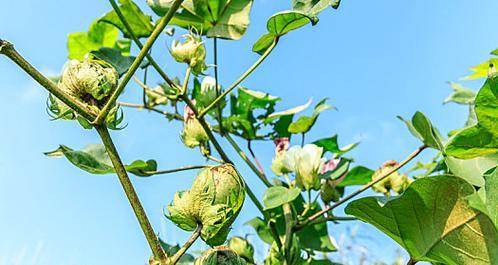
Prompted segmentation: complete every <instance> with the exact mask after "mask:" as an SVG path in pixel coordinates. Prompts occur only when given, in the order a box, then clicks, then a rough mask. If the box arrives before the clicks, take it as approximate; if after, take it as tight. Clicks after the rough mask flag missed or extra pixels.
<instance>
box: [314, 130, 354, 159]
mask: <svg viewBox="0 0 498 265" xmlns="http://www.w3.org/2000/svg"><path fill="white" fill-rule="evenodd" d="M313 144H314V145H317V146H319V147H323V152H324V153H325V152H331V153H333V154H336V155H337V156H340V155H343V154H344V153H347V152H349V151H351V150H352V149H353V148H355V147H356V146H358V145H359V143H353V144H350V145H347V146H345V147H342V148H340V147H339V144H338V136H337V134H336V135H334V136H332V137H328V138H323V139H320V140H317V141H314V142H313Z"/></svg>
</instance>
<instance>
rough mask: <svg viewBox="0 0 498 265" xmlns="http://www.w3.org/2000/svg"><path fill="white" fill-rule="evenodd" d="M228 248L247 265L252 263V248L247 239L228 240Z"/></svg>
mask: <svg viewBox="0 0 498 265" xmlns="http://www.w3.org/2000/svg"><path fill="white" fill-rule="evenodd" d="M228 247H229V248H230V249H231V250H233V251H234V252H235V253H237V255H239V256H241V257H242V258H243V259H245V260H246V261H247V262H249V263H254V247H253V246H252V245H251V243H249V241H247V239H245V238H242V237H238V236H234V237H232V238H230V240H228Z"/></svg>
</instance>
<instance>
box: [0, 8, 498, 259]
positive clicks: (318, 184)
mask: <svg viewBox="0 0 498 265" xmlns="http://www.w3.org/2000/svg"><path fill="white" fill-rule="evenodd" d="M109 2H110V4H111V6H112V9H111V10H110V11H109V12H107V13H106V14H104V15H103V16H102V17H100V18H98V19H97V20H96V21H94V22H93V23H92V24H91V25H90V27H89V29H88V31H87V32H76V33H71V34H69V35H68V46H67V47H68V61H67V62H66V64H65V65H64V67H63V70H62V72H61V75H60V77H58V78H56V79H57V80H55V81H54V80H51V79H49V78H47V77H46V76H44V75H43V74H41V73H40V72H39V71H38V70H36V68H35V67H34V66H32V65H31V64H30V63H29V62H28V61H26V59H24V57H23V56H22V55H21V54H20V53H19V52H18V51H17V50H16V49H15V48H14V46H13V45H12V44H11V43H10V42H7V41H5V40H1V39H0V54H2V55H4V56H5V57H7V58H8V59H10V60H11V61H12V62H14V63H15V64H16V65H17V66H19V67H20V68H21V69H22V70H24V71H25V72H26V73H27V74H29V75H30V76H31V77H32V78H33V79H34V80H36V81H37V82H38V83H39V84H40V85H41V86H42V87H43V88H45V89H46V90H47V91H48V92H49V96H48V100H47V110H48V112H49V114H50V117H51V118H52V119H53V120H65V121H73V122H74V121H77V122H78V124H80V125H81V127H82V128H83V129H87V130H95V131H96V132H97V134H98V135H99V138H100V140H101V142H102V143H101V144H90V145H88V146H86V147H84V148H83V149H81V150H77V149H73V148H71V147H69V146H67V145H63V144H61V145H60V146H59V147H58V148H57V149H55V150H53V151H50V152H46V153H45V154H46V155H47V156H50V157H61V156H63V157H66V158H67V159H68V160H69V161H70V162H71V163H72V164H73V165H75V166H76V167H78V168H80V169H82V170H84V171H86V172H88V173H91V174H96V175H102V174H115V175H117V177H118V179H119V181H120V184H121V185H122V187H123V190H124V192H125V194H126V198H127V199H128V201H129V204H130V206H131V207H132V209H133V211H134V213H135V217H136V219H137V221H138V222H139V228H140V229H141V230H142V232H143V234H144V237H145V239H146V240H147V244H148V246H149V247H150V252H151V256H150V257H144V263H145V262H147V261H148V263H149V264H150V265H173V264H198V265H204V264H206V265H214V264H224V265H239V264H240V265H244V264H268V265H280V264H282V265H294V264H299V265H301V264H337V263H334V262H337V261H335V260H332V259H329V258H327V257H328V256H330V255H329V254H330V253H334V252H336V251H338V249H337V248H338V247H337V246H336V245H335V244H334V242H335V240H333V239H332V237H331V235H330V230H331V229H335V226H333V225H329V224H332V223H333V224H336V223H343V222H351V221H353V222H355V221H362V222H365V223H368V224H371V225H373V226H374V227H376V228H377V229H378V230H380V231H381V232H383V233H385V234H386V235H387V236H389V237H390V238H392V239H393V240H394V241H395V242H397V243H398V244H399V245H400V246H401V247H402V248H403V249H405V250H406V252H407V255H408V256H409V257H410V259H409V261H408V263H407V264H408V265H410V264H416V263H418V262H421V261H427V262H432V263H434V264H448V265H460V264H471V265H488V264H498V252H496V251H494V250H496V249H498V231H497V228H498V224H497V223H496V220H497V218H496V212H497V211H496V207H495V206H496V205H498V202H497V201H496V196H494V194H496V187H497V186H498V183H497V182H498V169H497V164H498V160H497V158H496V154H497V152H498V142H497V141H496V139H498V127H497V126H496V121H497V120H498V113H497V111H496V110H497V109H498V77H497V75H496V69H495V66H494V65H495V64H496V63H498V61H497V58H496V57H495V56H496V55H498V52H497V51H494V52H493V53H492V54H493V56H492V57H491V58H490V59H489V60H487V61H486V62H484V63H481V64H480V65H479V66H476V67H474V68H473V70H474V73H473V74H472V75H471V76H469V77H468V78H485V79H486V81H485V82H484V84H483V86H482V87H481V88H480V89H479V91H478V92H475V91H473V90H471V89H468V88H466V87H464V86H463V85H459V86H455V85H453V88H454V92H453V93H452V94H451V95H450V96H449V97H448V98H447V100H445V102H454V103H457V104H464V105H467V107H469V117H468V119H467V123H466V124H465V126H464V127H463V128H459V129H456V130H453V131H451V132H449V133H448V137H445V136H444V135H443V134H442V133H440V132H439V131H438V129H437V128H436V127H435V126H434V125H433V124H432V123H431V121H430V120H429V119H428V118H427V116H425V115H424V114H423V113H421V112H416V113H415V114H414V115H413V117H412V118H411V119H409V120H408V119H403V118H401V117H399V118H400V119H401V120H402V121H403V122H404V123H405V124H406V125H407V127H408V129H409V131H410V133H412V134H413V136H415V137H416V138H417V139H418V140H420V142H421V145H420V147H418V148H416V149H415V150H414V151H413V152H412V153H410V154H408V155H407V157H406V158H404V159H403V160H399V162H396V161H394V160H388V161H387V162H385V163H384V164H382V165H380V166H379V167H378V166H377V165H375V167H378V169H377V170H371V169H369V168H368V167H365V166H362V165H359V164H357V162H356V160H355V159H353V158H352V157H351V154H352V153H350V151H351V150H352V149H353V148H355V147H356V146H357V145H358V144H357V143H354V144H350V145H346V146H341V145H339V141H338V136H337V135H333V136H328V137H325V138H319V139H312V140H310V139H309V138H310V135H315V134H309V132H310V131H311V130H314V131H316V127H314V126H315V124H317V123H318V120H319V117H321V115H322V113H324V112H325V111H326V110H330V109H335V107H334V106H332V105H331V104H329V100H328V98H324V99H322V100H320V101H318V102H317V103H316V104H315V105H314V107H310V106H311V104H312V103H313V102H312V100H309V101H308V102H306V103H304V104H302V105H298V106H296V107H293V108H290V109H284V110H281V107H280V106H281V105H280V104H281V103H280V102H281V101H282V99H281V98H280V97H278V96H275V95H270V94H269V93H267V92H265V91H260V90H253V89H250V88H247V87H245V85H246V84H245V83H244V81H245V80H246V78H247V77H248V76H250V75H251V74H252V73H254V70H255V69H256V68H257V67H258V66H259V65H261V64H263V63H264V61H266V60H267V58H268V57H269V55H270V54H271V53H272V51H273V50H274V49H276V48H277V47H280V46H281V45H287V44H286V42H284V41H281V40H283V39H285V38H286V37H287V35H288V34H292V33H293V32H294V31H296V30H298V29H299V28H301V27H304V26H306V25H315V24H316V23H318V15H319V14H320V13H322V12H323V11H325V9H326V8H327V7H329V6H330V7H332V8H334V9H337V8H338V7H339V4H340V1H310V0H299V1H292V8H291V9H289V10H284V11H281V12H277V13H275V14H274V15H272V16H271V17H269V18H268V21H267V23H266V25H267V28H266V31H265V33H264V34H263V35H262V36H261V37H260V38H258V39H257V40H256V39H255V40H254V41H255V42H254V45H253V47H252V50H253V51H254V52H255V53H256V54H258V55H259V58H258V59H257V60H256V61H255V62H254V63H253V64H252V65H251V66H249V67H248V68H247V69H245V70H243V71H241V73H242V74H241V75H240V76H239V77H238V78H237V79H235V80H234V81H233V82H231V83H223V84H222V82H221V81H222V80H220V78H219V71H220V70H221V68H220V69H219V68H218V67H219V63H218V54H219V53H222V52H223V50H222V49H219V48H218V47H219V46H218V42H220V41H226V42H228V41H237V40H239V39H241V38H242V37H243V36H244V35H245V33H246V31H247V29H248V27H249V16H250V14H251V8H252V6H253V4H260V3H255V2H253V1H251V0H240V1H221V2H213V1H190V0H147V1H146V2H147V4H148V5H149V6H150V8H151V10H152V12H153V13H151V14H152V15H153V14H155V15H157V16H158V17H159V18H158V19H157V20H156V21H153V20H152V16H151V14H148V13H147V11H144V10H142V9H141V8H140V7H139V6H138V5H137V4H135V3H134V2H133V1H132V0H120V1H119V3H117V2H116V1H115V0H110V1H109ZM167 26H170V28H167ZM172 26H173V27H174V28H171V27H172ZM171 29H174V30H171ZM173 31H175V32H180V36H179V37H177V36H175V35H174V34H176V33H173ZM163 33H167V34H163ZM171 35H172V36H171ZM159 37H161V38H166V43H168V45H164V44H163V45H162V46H160V45H159V44H156V49H155V50H154V53H151V48H152V46H153V45H154V43H156V42H157V39H158V38H159ZM249 37H250V36H246V38H249ZM143 38H147V40H146V41H145V42H142V39H143ZM163 43H164V42H163ZM207 43H210V44H211V43H212V45H206V44H207ZM132 46H133V48H132ZM207 47H210V48H211V47H212V49H213V50H208V49H207ZM135 50H139V52H138V53H136V54H133V52H134V51H135ZM156 51H157V52H156ZM168 51H169V53H168ZM240 52H241V53H242V52H244V51H243V50H241V51H240ZM332 52H333V51H332ZM165 56H171V59H172V60H171V61H173V62H174V63H175V64H174V65H168V68H166V69H163V68H162V67H161V65H164V64H166V62H164V61H163V60H164V57H165ZM211 60H212V61H211ZM228 63H229V62H228ZM227 67H228V66H227ZM171 69H175V71H182V72H183V70H184V72H185V74H184V76H182V77H172V76H171V72H170V71H171ZM271 70H272V69H271V68H269V70H268V71H271ZM152 71H155V72H156V73H157V74H158V75H157V76H159V77H160V78H161V83H159V84H158V85H157V86H155V87H154V88H151V87H149V85H148V84H147V82H148V83H150V80H149V81H148V79H149V78H148V77H149V72H152ZM139 73H140V74H143V75H139ZM256 73H257V72H256ZM292 74H297V75H298V74H299V71H298V69H296V72H295V73H292ZM139 76H143V77H141V78H139ZM132 78H133V79H134V80H135V81H136V83H137V84H138V85H139V88H140V89H141V92H142V95H141V97H140V98H139V99H137V100H139V102H141V103H133V102H132V103H130V102H125V101H123V100H124V97H122V95H123V94H125V93H126V91H128V90H131V89H133V88H131V85H130V83H129V81H130V80H131V79H132ZM261 82H262V83H261V87H263V86H265V84H264V80H262V81H261ZM156 84H157V83H156ZM125 88H127V89H126V90H125ZM310 89H311V88H310ZM302 93H305V92H302ZM281 94H285V93H284V92H282V93H281ZM124 108H134V109H146V110H148V111H149V112H150V113H155V114H157V115H162V116H164V117H165V118H166V119H164V120H162V121H161V122H164V124H165V126H167V125H170V123H178V124H179V125H181V128H182V129H181V132H180V133H179V134H180V137H179V138H180V139H162V141H173V140H177V141H182V142H183V143H184V145H185V147H186V148H189V149H194V150H198V151H199V153H198V155H199V156H200V157H202V158H204V159H205V161H206V162H205V163H202V164H200V165H190V166H180V167H178V168H174V169H161V168H160V165H158V163H157V161H156V160H154V159H137V160H134V161H131V162H129V163H126V162H124V161H123V160H122V158H121V155H120V153H119V152H118V149H117V148H116V146H115V144H114V142H113V139H112V137H111V135H110V133H109V130H116V131H117V132H116V133H120V132H119V131H123V130H126V125H123V120H124V110H123V109H124ZM127 110H128V109H127ZM277 110H278V111H277ZM338 124H340V123H338ZM171 128H173V127H171ZM144 129H147V128H144ZM317 133H320V134H322V133H323V132H322V131H320V132H317ZM255 142H258V143H260V144H261V145H258V146H264V147H267V148H270V149H271V148H274V149H275V152H274V156H273V157H272V160H271V161H261V162H260V160H259V159H258V154H259V153H258V152H260V150H258V149H255V148H254V147H255V145H254V143H255ZM241 143H243V144H244V146H242V145H241ZM393 147H394V146H393ZM228 148H230V150H233V152H228V150H227V149H228ZM429 149H433V150H434V151H435V152H437V155H436V156H435V158H434V159H433V160H432V161H431V162H430V163H423V162H421V161H418V163H417V164H416V165H415V166H414V168H412V169H411V170H408V171H407V172H406V173H402V168H403V167H405V166H406V165H407V164H409V163H410V162H412V161H413V160H414V159H415V158H416V157H418V156H419V154H421V153H422V152H423V151H425V150H429ZM166 151H167V152H168V154H173V155H175V153H174V152H175V151H176V150H166ZM195 155H196V152H194V153H193V156H195ZM372 156H374V160H376V159H378V157H376V154H372ZM265 157H266V156H265ZM239 158H240V159H239ZM263 162H268V163H263ZM242 163H244V164H245V165H247V166H248V169H250V170H251V172H250V173H248V172H246V171H242V172H243V174H241V173H240V172H241V171H240V169H241V166H242ZM270 163H271V166H270V167H269V168H266V166H267V165H268V164H270ZM194 170H196V171H194ZM173 172H179V174H183V175H188V176H194V180H193V182H192V183H190V184H191V185H188V186H189V187H190V188H189V189H186V190H182V191H177V192H175V193H174V194H163V195H162V197H163V198H164V201H163V204H164V205H165V207H164V215H165V216H164V218H167V220H169V221H170V222H171V223H173V224H174V225H175V226H176V227H177V228H178V229H180V230H183V231H184V232H185V233H189V234H190V237H189V238H188V239H187V240H186V242H181V244H179V245H170V244H168V243H166V242H165V241H163V240H160V239H159V237H158V235H157V233H156V232H155V231H154V227H153V226H152V225H151V222H150V221H149V219H148V216H147V214H146V213H145V211H144V207H143V206H142V204H141V202H140V199H139V194H137V192H136V191H135V189H134V186H133V182H132V181H131V179H130V174H132V175H133V177H152V176H157V177H159V176H160V175H164V174H168V173H173ZM180 172H181V173H180ZM412 172H417V174H415V173H412ZM414 176H416V178H413V177H414ZM183 179H188V178H178V179H175V181H185V180H183ZM255 182H260V184H261V185H260V186H255V185H256V183H255ZM261 186H263V187H264V190H259V189H258V190H255V187H261ZM367 190H372V191H374V192H376V194H375V195H376V196H368V197H363V198H360V199H357V196H358V195H360V194H362V193H363V192H365V191H367ZM247 204H251V205H252V206H254V207H255V209H257V212H256V213H255V216H254V218H252V219H250V220H246V221H247V222H246V224H247V225H249V226H251V227H252V228H254V233H253V235H251V236H255V237H258V238H259V239H260V240H261V241H262V242H264V243H263V244H265V245H266V248H265V249H268V251H267V252H266V253H265V254H266V255H265V256H264V257H263V258H262V259H257V258H256V257H254V253H255V250H258V253H259V249H255V248H254V246H253V245H252V244H251V243H250V242H249V241H248V240H247V236H248V235H245V236H243V235H234V234H233V233H231V231H232V226H233V225H234V224H237V223H236V222H235V221H236V220H238V219H240V216H239V215H240V212H241V211H242V210H243V205H247ZM340 206H345V208H344V210H338V209H342V208H340ZM448 224H457V225H456V226H451V227H449V226H448ZM137 229H138V227H137ZM197 241H203V242H204V243H205V244H206V245H208V246H209V249H208V250H207V251H204V252H202V253H197V257H196V256H195V255H194V254H193V253H196V252H194V251H192V245H193V244H194V243H195V242H197ZM447 246H458V247H447ZM61 251H62V250H61Z"/></svg>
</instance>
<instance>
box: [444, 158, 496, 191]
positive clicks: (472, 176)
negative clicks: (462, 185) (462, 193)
mask: <svg viewBox="0 0 498 265" xmlns="http://www.w3.org/2000/svg"><path fill="white" fill-rule="evenodd" d="M444 161H445V163H446V165H447V166H448V168H449V169H450V171H451V173H453V175H455V176H457V177H459V178H462V179H464V180H466V181H467V182H469V183H470V184H472V185H474V186H478V187H482V186H484V178H483V177H482V176H483V175H484V173H485V172H486V171H488V170H489V169H491V168H493V167H496V166H497V165H498V154H490V155H485V156H480V157H476V158H472V159H458V158H454V157H451V156H446V157H445V159H444Z"/></svg>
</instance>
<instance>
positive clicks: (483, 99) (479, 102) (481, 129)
mask: <svg viewBox="0 0 498 265" xmlns="http://www.w3.org/2000/svg"><path fill="white" fill-rule="evenodd" d="M497 82H498V77H490V78H488V80H486V82H485V83H484V85H483V87H482V88H481V89H480V90H479V92H478V93H477V96H476V99H475V108H474V109H475V112H476V115H477V120H478V123H477V125H475V126H473V127H469V128H466V129H463V130H462V131H460V132H458V133H457V134H456V135H454V136H453V137H452V139H451V140H450V142H449V143H448V145H447V146H446V153H447V154H448V155H451V156H454V157H457V158H462V159H469V158H474V157H477V156H482V155H486V154H493V153H496V152H498V122H497V121H498V83H497Z"/></svg>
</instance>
